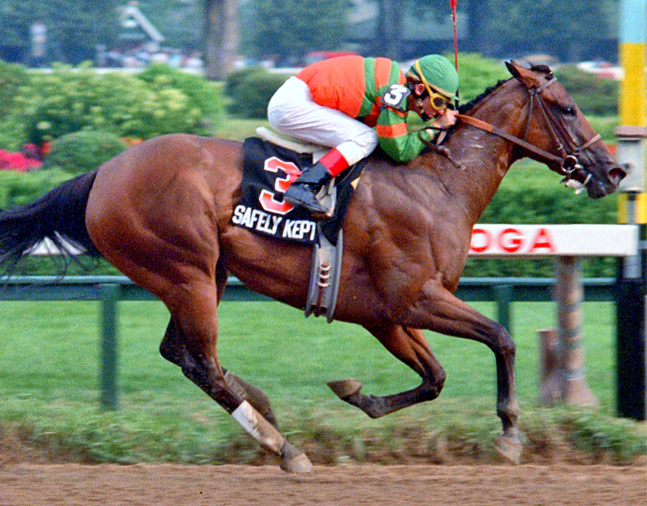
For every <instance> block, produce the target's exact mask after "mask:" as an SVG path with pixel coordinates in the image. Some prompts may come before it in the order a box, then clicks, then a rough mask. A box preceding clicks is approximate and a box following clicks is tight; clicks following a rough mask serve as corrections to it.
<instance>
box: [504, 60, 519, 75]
mask: <svg viewBox="0 0 647 506" xmlns="http://www.w3.org/2000/svg"><path fill="white" fill-rule="evenodd" d="M505 66H506V67H508V70H509V71H510V73H511V74H512V76H513V77H516V78H517V79H519V78H520V77H521V73H520V72H519V70H518V69H519V64H518V63H517V62H516V61H514V60H510V61H507V62H505Z"/></svg>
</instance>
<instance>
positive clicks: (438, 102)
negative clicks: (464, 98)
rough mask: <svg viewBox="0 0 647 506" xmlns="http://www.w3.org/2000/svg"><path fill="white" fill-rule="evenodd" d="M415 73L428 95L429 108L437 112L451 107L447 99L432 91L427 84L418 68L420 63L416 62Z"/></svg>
mask: <svg viewBox="0 0 647 506" xmlns="http://www.w3.org/2000/svg"><path fill="white" fill-rule="evenodd" d="M416 72H417V74H418V77H419V78H420V80H421V81H422V83H423V84H424V85H425V88H426V89H427V93H428V94H429V102H430V103H431V106H432V107H433V108H434V109H436V110H437V111H444V110H445V109H447V108H449V107H451V105H452V103H451V101H450V100H448V99H447V97H445V96H444V95H441V94H440V93H438V92H435V91H432V89H431V85H430V84H429V83H428V82H427V79H426V78H425V75H424V74H423V73H422V69H421V68H420V62H419V61H418V60H416Z"/></svg>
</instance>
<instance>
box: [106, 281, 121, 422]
mask: <svg viewBox="0 0 647 506" xmlns="http://www.w3.org/2000/svg"><path fill="white" fill-rule="evenodd" d="M119 293H120V287H119V285H117V284H105V285H101V332H102V336H101V337H102V339H101V345H102V348H101V408H102V409H109V410H115V409H118V407H119V402H118V398H117V397H118V395H117V302H118V301H119Z"/></svg>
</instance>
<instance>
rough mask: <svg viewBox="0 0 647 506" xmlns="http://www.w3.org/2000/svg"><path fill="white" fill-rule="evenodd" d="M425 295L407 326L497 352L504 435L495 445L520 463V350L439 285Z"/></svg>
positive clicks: (407, 319)
mask: <svg viewBox="0 0 647 506" xmlns="http://www.w3.org/2000/svg"><path fill="white" fill-rule="evenodd" d="M423 295H424V298H421V299H420V300H419V301H418V302H417V303H416V304H414V305H413V306H412V307H411V309H410V310H409V311H407V313H406V314H405V315H403V320H404V321H405V322H406V324H407V325H412V326H415V327H418V328H426V329H429V330H433V331H435V332H440V333H442V334H446V335H451V336H456V337H463V338H466V339H471V340H474V341H478V342H481V343H484V344H485V345H487V346H488V347H489V348H490V349H491V350H492V352H493V353H494V355H495V357H496V370H497V414H498V415H499V418H501V422H502V424H503V434H502V435H501V436H499V437H498V438H497V440H496V442H495V443H496V446H497V449H498V450H499V452H500V453H501V454H502V455H503V456H505V457H506V458H508V459H509V460H511V461H513V462H516V463H518V462H519V461H520V459H521V442H520V440H519V425H518V417H519V404H518V402H517V394H516V388H515V376H514V361H515V353H516V347H515V344H514V342H513V341H512V338H511V337H510V335H509V334H508V331H507V330H506V329H505V328H504V327H503V326H502V325H500V324H499V323H497V322H495V321H492V320H490V319H489V318H486V317H485V316H483V315H482V314H481V313H479V312H478V311H476V310H475V309H474V308H472V307H470V306H468V305H467V304H465V303H464V302H463V301H461V300H460V299H458V298H456V297H455V296H454V295H453V294H452V293H450V292H449V291H447V290H445V289H444V288H443V287H442V286H440V285H439V284H438V283H436V282H434V283H432V284H429V285H427V286H425V289H424V292H423Z"/></svg>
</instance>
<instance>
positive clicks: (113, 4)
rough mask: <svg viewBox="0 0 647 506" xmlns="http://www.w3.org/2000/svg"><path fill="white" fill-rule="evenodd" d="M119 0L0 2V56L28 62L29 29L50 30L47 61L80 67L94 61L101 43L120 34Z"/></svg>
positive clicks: (5, 0)
mask: <svg viewBox="0 0 647 506" xmlns="http://www.w3.org/2000/svg"><path fill="white" fill-rule="evenodd" d="M120 3H121V2H119V1H118V0H78V1H75V2H71V1H69V0H23V1H21V2H14V1H12V0H0V33H1V34H2V36H1V38H0V51H1V52H0V56H2V57H4V58H6V59H9V60H13V61H21V62H27V61H28V59H29V51H30V44H31V41H30V36H29V29H30V26H31V25H32V24H33V23H34V22H35V21H37V20H39V21H41V22H42V23H43V24H44V25H45V26H46V28H47V51H48V54H47V56H46V57H47V59H48V60H50V61H51V60H59V61H64V62H69V63H79V62H80V61H82V60H86V59H92V58H93V57H94V54H95V47H96V45H97V44H99V43H109V42H110V41H111V40H113V39H114V37H115V35H116V31H117V23H116V20H117V19H118V16H117V11H116V8H117V6H118V5H119V4H120Z"/></svg>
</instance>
